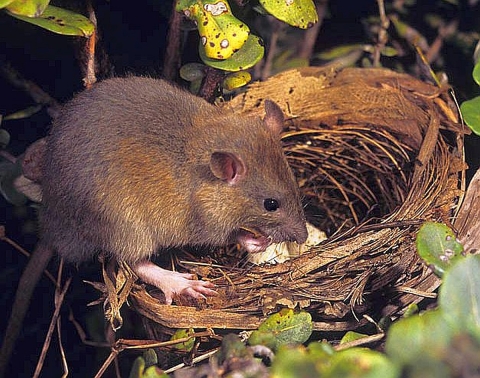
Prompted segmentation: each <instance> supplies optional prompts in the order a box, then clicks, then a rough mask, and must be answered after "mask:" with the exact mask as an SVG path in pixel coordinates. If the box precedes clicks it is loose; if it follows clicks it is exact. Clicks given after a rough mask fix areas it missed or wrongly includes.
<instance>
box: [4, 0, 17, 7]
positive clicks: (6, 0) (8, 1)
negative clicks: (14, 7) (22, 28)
mask: <svg viewBox="0 0 480 378" xmlns="http://www.w3.org/2000/svg"><path fill="white" fill-rule="evenodd" d="M14 1H15V0H0V9H3V8H5V7H6V6H7V5H8V4H10V3H13V2H14Z"/></svg>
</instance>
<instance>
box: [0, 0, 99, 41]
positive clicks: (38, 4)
mask: <svg viewBox="0 0 480 378" xmlns="http://www.w3.org/2000/svg"><path fill="white" fill-rule="evenodd" d="M49 2H50V0H27V1H25V0H13V1H11V0H4V1H0V9H2V8H4V9H5V10H6V11H7V13H9V14H10V15H11V16H13V17H15V18H18V19H19V20H22V21H25V22H29V23H31V24H34V25H37V26H40V27H41V28H44V29H47V30H50V31H52V32H54V33H58V34H63V35H72V36H80V37H89V36H90V35H92V34H93V32H94V31H95V25H93V23H92V22H91V21H90V20H89V19H88V18H86V17H84V16H82V15H81V14H78V13H74V12H71V11H69V10H67V9H63V8H58V7H55V6H53V5H49Z"/></svg>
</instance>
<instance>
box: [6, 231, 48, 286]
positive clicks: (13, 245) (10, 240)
mask: <svg viewBox="0 0 480 378" xmlns="http://www.w3.org/2000/svg"><path fill="white" fill-rule="evenodd" d="M0 240H2V241H4V242H5V243H8V244H10V245H11V246H12V247H13V248H15V249H16V250H17V251H19V252H20V253H21V254H23V255H24V256H26V257H28V258H30V255H31V253H30V252H27V250H25V249H24V248H22V247H21V246H20V245H19V244H17V243H16V242H14V241H13V240H12V239H10V238H9V237H8V236H6V235H5V226H0ZM44 274H45V275H46V276H47V277H48V278H49V279H50V281H52V282H53V283H54V284H56V280H55V277H53V275H52V274H51V273H50V272H49V271H48V270H45V271H44Z"/></svg>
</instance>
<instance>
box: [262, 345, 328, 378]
mask: <svg viewBox="0 0 480 378" xmlns="http://www.w3.org/2000/svg"><path fill="white" fill-rule="evenodd" d="M327 361H328V360H325V359H315V358H312V355H311V354H310V353H309V352H308V350H307V349H306V348H305V347H304V346H303V345H297V346H293V345H282V346H280V347H279V349H278V352H277V353H276V356H275V359H274V360H273V364H272V367H271V370H270V376H271V377H272V378H315V377H320V371H321V368H322V366H323V365H324V364H326V363H327Z"/></svg>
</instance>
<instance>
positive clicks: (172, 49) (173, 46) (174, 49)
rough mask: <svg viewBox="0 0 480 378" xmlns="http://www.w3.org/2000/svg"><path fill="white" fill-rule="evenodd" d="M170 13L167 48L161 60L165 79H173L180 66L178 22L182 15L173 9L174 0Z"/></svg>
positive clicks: (179, 22)
mask: <svg viewBox="0 0 480 378" xmlns="http://www.w3.org/2000/svg"><path fill="white" fill-rule="evenodd" d="M172 3H173V7H172V14H171V15H170V20H169V25H168V34H167V48H166V50H165V59H164V60H163V77H164V78H165V79H167V80H170V81H173V80H175V78H176V76H177V73H178V69H179V67H180V47H181V46H180V33H181V31H180V24H181V21H182V15H181V14H180V13H179V12H177V11H176V10H175V5H176V1H175V0H173V1H172Z"/></svg>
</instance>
